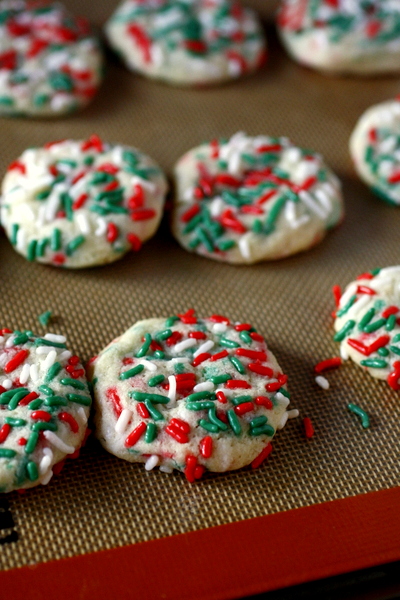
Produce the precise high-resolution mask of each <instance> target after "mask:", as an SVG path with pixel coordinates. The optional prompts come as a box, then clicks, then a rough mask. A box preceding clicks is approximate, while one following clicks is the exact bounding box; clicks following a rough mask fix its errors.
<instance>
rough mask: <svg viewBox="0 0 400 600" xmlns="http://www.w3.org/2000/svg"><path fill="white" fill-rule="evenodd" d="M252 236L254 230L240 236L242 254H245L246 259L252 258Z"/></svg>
mask: <svg viewBox="0 0 400 600" xmlns="http://www.w3.org/2000/svg"><path fill="white" fill-rule="evenodd" d="M251 237H252V232H251V231H249V233H246V235H243V236H242V237H240V238H239V242H238V244H239V250H240V254H241V255H242V256H243V258H246V259H250V258H251V249H250V244H249V241H250V238H251Z"/></svg>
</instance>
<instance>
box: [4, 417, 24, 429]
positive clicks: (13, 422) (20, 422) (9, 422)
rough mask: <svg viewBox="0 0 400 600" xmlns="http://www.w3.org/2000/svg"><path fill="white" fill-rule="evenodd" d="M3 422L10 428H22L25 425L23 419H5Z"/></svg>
mask: <svg viewBox="0 0 400 600" xmlns="http://www.w3.org/2000/svg"><path fill="white" fill-rule="evenodd" d="M4 422H5V423H7V425H11V427H23V426H24V425H26V424H27V421H25V419H14V418H13V417H6V418H5V419H4Z"/></svg>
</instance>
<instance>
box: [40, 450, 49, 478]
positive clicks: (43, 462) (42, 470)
mask: <svg viewBox="0 0 400 600" xmlns="http://www.w3.org/2000/svg"><path fill="white" fill-rule="evenodd" d="M50 465H51V456H49V455H48V454H45V455H44V456H43V458H42V460H41V461H40V463H39V473H40V475H44V474H45V473H46V471H47V469H48V468H49V466H50Z"/></svg>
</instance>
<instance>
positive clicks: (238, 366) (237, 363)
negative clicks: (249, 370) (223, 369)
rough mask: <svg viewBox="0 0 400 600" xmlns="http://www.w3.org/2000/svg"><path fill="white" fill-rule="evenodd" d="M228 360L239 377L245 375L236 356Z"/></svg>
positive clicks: (244, 370)
mask: <svg viewBox="0 0 400 600" xmlns="http://www.w3.org/2000/svg"><path fill="white" fill-rule="evenodd" d="M228 359H229V360H230V361H231V363H232V364H233V366H234V367H235V369H236V371H238V373H240V374H241V375H244V374H245V373H246V367H245V366H244V364H243V363H242V362H241V361H240V360H239V359H238V358H237V357H236V356H228Z"/></svg>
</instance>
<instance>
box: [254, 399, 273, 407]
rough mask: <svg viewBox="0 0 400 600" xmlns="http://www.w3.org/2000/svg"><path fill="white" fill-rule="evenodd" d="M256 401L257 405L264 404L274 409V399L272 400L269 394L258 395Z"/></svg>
mask: <svg viewBox="0 0 400 600" xmlns="http://www.w3.org/2000/svg"><path fill="white" fill-rule="evenodd" d="M254 402H255V403H256V404H257V406H264V407H265V408H266V409H268V410H272V409H273V408H274V405H273V404H272V400H270V399H269V398H268V397H267V396H257V398H256V399H255V400H254Z"/></svg>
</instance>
